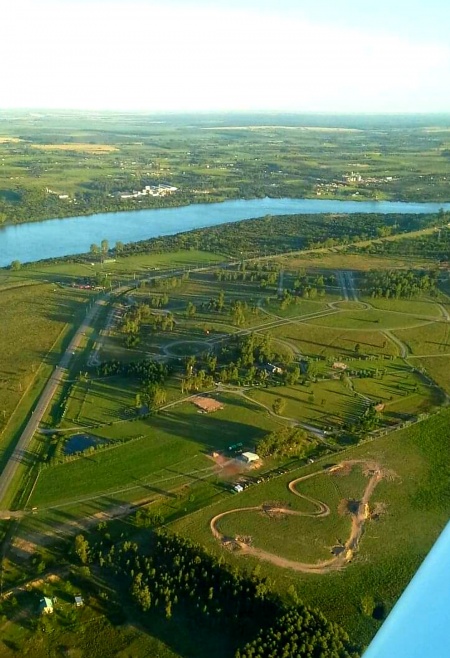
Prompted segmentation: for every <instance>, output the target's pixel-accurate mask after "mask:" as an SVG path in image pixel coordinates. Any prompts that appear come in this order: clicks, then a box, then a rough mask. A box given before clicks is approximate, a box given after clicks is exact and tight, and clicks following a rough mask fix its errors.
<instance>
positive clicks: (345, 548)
mask: <svg viewBox="0 0 450 658" xmlns="http://www.w3.org/2000/svg"><path fill="white" fill-rule="evenodd" d="M357 464H358V465H361V466H362V467H365V470H366V472H368V473H369V474H370V479H369V482H368V484H367V486H366V488H365V490H364V493H363V496H362V498H361V500H360V501H359V505H358V509H357V511H356V512H355V513H354V514H352V515H351V517H352V522H351V530H350V536H349V538H348V539H347V541H346V542H345V544H343V545H342V546H340V547H339V549H340V551H339V554H337V555H335V556H334V557H332V558H330V559H329V560H322V561H320V562H316V563H314V564H308V563H305V562H298V561H296V560H289V559H287V558H283V557H281V556H280V555H276V554H274V553H269V552H268V551H264V550H263V549H261V548H256V547H254V546H251V545H250V544H249V543H247V542H245V541H243V540H242V539H240V538H238V537H225V535H223V534H222V533H221V532H220V530H219V529H218V527H217V524H218V523H219V521H220V520H221V519H222V518H224V517H225V516H228V515H231V514H237V513H239V512H252V511H253V512H269V513H271V514H284V515H290V516H308V517H313V518H323V517H325V516H328V515H329V514H330V513H331V511H330V508H329V507H328V505H327V504H326V503H324V502H322V501H320V500H316V499H314V498H311V497H309V496H305V495H304V494H301V493H300V492H299V491H298V490H297V485H298V484H300V483H301V482H304V481H305V480H309V479H311V478H314V477H319V476H322V477H324V476H327V475H328V476H332V474H333V473H335V472H338V471H341V470H343V469H346V468H350V469H351V468H353V466H355V465H357ZM382 478H383V472H382V470H381V468H380V466H379V465H378V464H376V463H375V462H371V461H365V460H352V461H346V462H342V463H341V464H338V465H337V466H334V467H332V468H331V469H328V470H326V471H317V472H316V473H311V474H310V475H304V476H303V477H300V478H297V479H295V480H292V481H291V482H289V484H288V488H289V491H290V492H291V493H292V494H294V495H296V496H299V497H300V498H303V499H305V500H307V501H308V502H310V503H313V504H314V505H316V507H317V510H316V511H315V512H298V511H295V510H291V509H289V508H285V507H275V506H269V505H258V506H253V507H238V508H235V509H232V510H228V511H227V512H222V513H221V514H217V515H216V516H215V517H213V518H212V519H211V521H210V528H211V532H212V534H213V536H214V537H215V538H216V539H218V540H219V541H220V542H221V543H222V544H223V545H231V546H233V547H235V548H238V549H239V550H240V551H241V552H242V553H244V554H246V555H251V556H253V557H257V558H259V559H260V560H264V561H266V562H270V563H271V564H275V565H276V566H278V567H283V568H286V569H293V570H294V571H301V572H303V573H316V574H325V573H329V572H331V571H336V570H339V569H343V568H344V567H345V566H346V565H347V564H348V563H349V562H351V560H352V559H353V556H354V553H355V551H356V550H357V548H358V546H359V542H360V539H361V536H362V533H363V530H364V524H365V522H366V520H367V505H368V503H369V500H370V498H371V496H372V494H373V492H374V490H375V487H376V486H377V484H378V483H379V482H380V481H381V480H382Z"/></svg>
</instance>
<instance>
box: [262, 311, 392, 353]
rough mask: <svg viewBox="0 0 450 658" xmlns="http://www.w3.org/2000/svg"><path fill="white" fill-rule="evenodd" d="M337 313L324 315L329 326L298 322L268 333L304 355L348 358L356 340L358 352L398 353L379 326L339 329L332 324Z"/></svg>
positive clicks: (352, 351) (353, 350)
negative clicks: (290, 343) (291, 344)
mask: <svg viewBox="0 0 450 658" xmlns="http://www.w3.org/2000/svg"><path fill="white" fill-rule="evenodd" d="M339 317H340V316H339V315H338V314H333V315H330V316H327V318H328V319H329V325H330V326H318V325H313V324H312V323H310V322H308V323H306V322H298V323H290V324H284V325H282V326H279V327H276V328H275V329H272V330H271V333H272V334H273V336H276V337H279V338H284V339H286V340H288V341H289V342H292V343H293V344H294V345H296V346H297V347H298V349H299V350H300V352H301V353H302V354H304V355H305V356H322V357H332V358H337V357H338V356H339V355H342V356H345V357H347V358H349V357H350V358H351V357H354V356H355V346H356V345H357V344H359V346H360V353H361V354H373V355H380V354H382V355H386V356H388V355H392V356H394V355H396V354H397V352H398V350H397V347H396V346H395V345H393V344H391V341H389V340H387V338H386V336H384V335H383V334H382V333H381V331H379V330H378V328H377V329H375V328H373V327H370V329H369V327H367V326H365V327H364V328H363V329H359V330H356V329H355V330H352V331H347V330H346V329H345V328H339V329H338V328H335V327H334V326H333V325H332V321H333V320H334V319H336V318H339ZM327 318H324V320H325V319H327ZM344 318H345V314H344Z"/></svg>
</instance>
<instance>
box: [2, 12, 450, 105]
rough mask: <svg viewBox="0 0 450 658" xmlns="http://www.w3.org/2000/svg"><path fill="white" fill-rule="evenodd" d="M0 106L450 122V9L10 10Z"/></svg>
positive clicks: (4, 25) (4, 15) (5, 27)
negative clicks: (445, 115)
mask: <svg viewBox="0 0 450 658" xmlns="http://www.w3.org/2000/svg"><path fill="white" fill-rule="evenodd" d="M1 18H2V35H1V38H0V108H63V109H93V110H120V111H123V110H126V111H145V112H166V111H170V112H189V111H204V112H208V111H239V112H241V111H270V112H272V111H280V112H326V113H403V112H409V113H420V112H450V84H449V83H450V42H449V40H448V34H447V32H448V26H449V25H450V2H448V0H427V1H425V0H376V1H373V2H359V3H358V2H355V0H184V1H183V0H164V1H163V0H159V1H157V0H6V1H5V3H4V6H3V5H2V10H1Z"/></svg>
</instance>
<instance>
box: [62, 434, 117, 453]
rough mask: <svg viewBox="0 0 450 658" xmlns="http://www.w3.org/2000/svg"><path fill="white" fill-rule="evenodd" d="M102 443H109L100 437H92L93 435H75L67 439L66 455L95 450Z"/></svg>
mask: <svg viewBox="0 0 450 658" xmlns="http://www.w3.org/2000/svg"><path fill="white" fill-rule="evenodd" d="M102 443H107V441H106V439H100V438H99V437H98V436H92V435H91V434H74V435H73V436H71V437H69V439H67V441H66V443H65V445H64V454H65V455H73V454H75V453H76V452H83V450H87V449H88V448H91V447H94V448H95V447H97V446H98V445H101V444H102Z"/></svg>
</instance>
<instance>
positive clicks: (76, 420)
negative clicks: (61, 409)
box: [65, 377, 138, 425]
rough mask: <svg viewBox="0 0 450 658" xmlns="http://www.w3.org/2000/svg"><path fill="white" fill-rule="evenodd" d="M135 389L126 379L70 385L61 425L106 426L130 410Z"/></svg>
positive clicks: (116, 378)
mask: <svg viewBox="0 0 450 658" xmlns="http://www.w3.org/2000/svg"><path fill="white" fill-rule="evenodd" d="M137 391H138V386H137V385H136V383H135V382H133V381H132V380H130V379H129V378H121V377H107V378H106V377H105V378H104V379H97V380H95V379H94V380H89V381H88V382H77V383H74V384H73V386H72V388H71V391H70V398H69V403H68V405H67V411H66V415H65V422H66V423H68V424H69V425H74V424H79V425H91V424H97V423H110V422H113V421H115V420H119V419H123V418H126V417H127V411H128V412H129V411H130V410H132V409H134V406H135V395H136V393H137Z"/></svg>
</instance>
